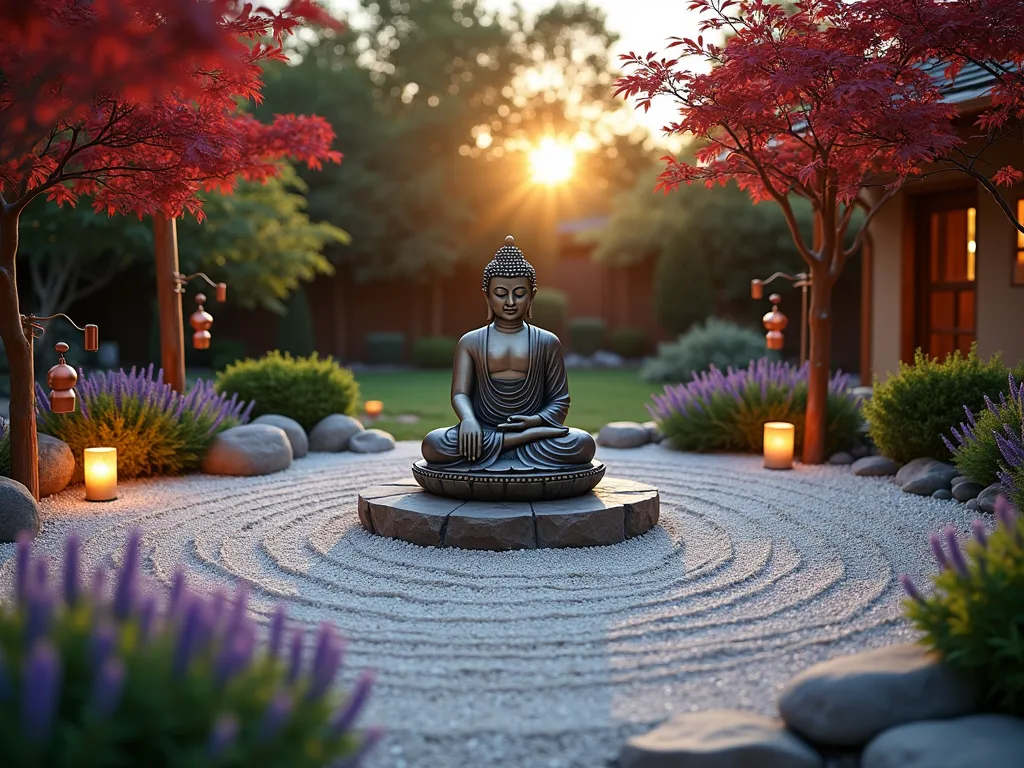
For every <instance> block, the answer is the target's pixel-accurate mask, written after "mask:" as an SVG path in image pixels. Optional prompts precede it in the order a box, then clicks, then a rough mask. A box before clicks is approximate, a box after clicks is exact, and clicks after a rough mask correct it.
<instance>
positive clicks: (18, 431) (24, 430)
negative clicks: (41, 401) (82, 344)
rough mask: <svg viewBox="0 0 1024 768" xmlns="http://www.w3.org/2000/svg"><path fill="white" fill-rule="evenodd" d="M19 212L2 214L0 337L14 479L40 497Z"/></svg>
mask: <svg viewBox="0 0 1024 768" xmlns="http://www.w3.org/2000/svg"><path fill="white" fill-rule="evenodd" d="M18 216H19V213H18V211H10V210H3V211H2V212H0V338H2V339H3V342H4V350H5V351H6V354H7V362H8V365H9V366H10V369H11V479H13V480H17V481H18V482H19V483H21V484H22V485H24V486H25V487H26V488H28V490H29V492H30V493H31V494H32V496H34V497H35V498H36V499H38V498H39V447H38V439H37V437H36V393H35V366H34V363H33V360H32V338H31V337H30V336H26V335H25V331H24V328H23V327H22V324H21V308H20V305H19V304H18V273H17V268H16V257H17V255H18Z"/></svg>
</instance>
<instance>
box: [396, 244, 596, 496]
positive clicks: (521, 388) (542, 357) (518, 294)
mask: <svg viewBox="0 0 1024 768" xmlns="http://www.w3.org/2000/svg"><path fill="white" fill-rule="evenodd" d="M483 292H484V295H485V297H486V300H487V309H488V320H489V322H488V324H487V325H486V326H484V327H483V328H478V329H477V330H475V331H470V332H469V333H467V334H466V335H465V336H463V337H462V339H460V340H459V344H458V347H457V348H456V351H455V361H454V371H453V375H452V408H453V409H454V410H455V413H456V414H457V415H458V417H459V424H458V425H457V426H454V427H448V428H442V429H435V430H434V431H433V432H431V433H430V434H428V435H427V436H426V437H425V438H424V439H423V448H422V451H423V460H422V461H419V462H417V463H416V464H415V465H414V467H413V474H414V476H415V477H416V480H417V481H418V482H419V483H420V485H421V486H423V487H424V488H425V489H426V490H428V491H430V492H432V493H435V494H438V495H442V496H453V497H455V498H465V499H495V500H497V499H510V500H512V499H515V500H521V501H532V500H540V499H554V498H565V497H568V496H577V495H581V494H584V493H587V492H588V491H590V490H591V489H592V488H594V486H596V485H597V484H598V483H599V482H600V481H601V478H602V477H603V475H604V465H602V464H601V463H600V462H597V461H594V460H593V459H594V451H595V449H596V445H595V443H594V439H593V438H592V437H591V436H590V435H589V434H588V433H586V432H584V431H582V430H579V429H574V428H570V427H566V426H564V422H565V418H566V415H567V414H568V412H569V386H568V380H567V378H566V374H565V362H564V360H563V358H562V347H561V344H560V343H559V341H558V337H557V336H555V335H554V334H553V333H550V332H548V331H545V330H543V329H541V328H537V327H536V326H534V325H531V324H530V323H528V322H527V319H528V318H529V317H530V316H531V313H530V307H531V305H532V304H533V299H534V296H535V295H536V293H537V275H536V272H535V270H534V268H533V266H532V265H531V264H530V263H529V262H527V261H526V259H525V258H524V257H523V252H522V251H521V250H519V248H518V247H516V245H515V244H514V240H513V238H512V236H511V235H509V236H508V237H507V238H505V245H504V246H502V247H501V248H499V249H498V252H497V253H496V254H495V256H494V259H493V260H491V262H490V263H489V264H488V265H487V267H486V268H485V269H484V275H483Z"/></svg>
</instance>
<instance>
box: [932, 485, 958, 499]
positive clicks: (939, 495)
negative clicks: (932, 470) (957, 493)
mask: <svg viewBox="0 0 1024 768" xmlns="http://www.w3.org/2000/svg"><path fill="white" fill-rule="evenodd" d="M932 498H933V499H938V500H939V501H949V500H950V499H952V498H953V492H952V491H951V490H949V489H948V488H939V489H938V490H936V491H934V492H933V493H932Z"/></svg>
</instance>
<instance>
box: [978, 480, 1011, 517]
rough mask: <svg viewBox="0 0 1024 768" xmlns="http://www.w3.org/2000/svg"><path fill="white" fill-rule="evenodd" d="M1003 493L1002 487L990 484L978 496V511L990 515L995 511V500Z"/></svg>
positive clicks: (1004, 491) (997, 484)
mask: <svg viewBox="0 0 1024 768" xmlns="http://www.w3.org/2000/svg"><path fill="white" fill-rule="evenodd" d="M1004 493H1006V490H1005V489H1004V488H1003V486H1002V485H1000V484H999V483H992V485H990V486H989V487H988V488H986V489H985V490H983V491H982V492H981V493H979V494H978V509H980V510H981V511H982V512H988V513H989V514H992V513H993V512H995V511H996V499H998V498H999V497H1000V495H1002V494H1004Z"/></svg>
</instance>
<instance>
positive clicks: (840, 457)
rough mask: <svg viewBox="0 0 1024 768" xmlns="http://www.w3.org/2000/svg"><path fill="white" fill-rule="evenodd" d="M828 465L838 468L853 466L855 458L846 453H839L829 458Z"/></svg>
mask: <svg viewBox="0 0 1024 768" xmlns="http://www.w3.org/2000/svg"><path fill="white" fill-rule="evenodd" d="M828 463H829V464H831V465H833V466H836V467H845V466H847V465H848V464H853V456H852V455H850V454H849V453H847V452H846V451H838V452H836V453H833V454H832V455H831V456H829V457H828Z"/></svg>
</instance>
